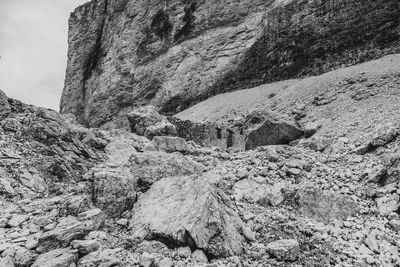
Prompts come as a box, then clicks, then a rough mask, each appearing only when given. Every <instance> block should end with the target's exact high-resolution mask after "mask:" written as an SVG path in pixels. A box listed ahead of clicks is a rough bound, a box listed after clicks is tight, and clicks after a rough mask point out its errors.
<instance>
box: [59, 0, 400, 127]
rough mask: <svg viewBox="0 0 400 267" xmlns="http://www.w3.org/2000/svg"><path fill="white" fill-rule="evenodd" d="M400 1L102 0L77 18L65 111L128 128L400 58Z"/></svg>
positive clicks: (73, 16)
mask: <svg viewBox="0 0 400 267" xmlns="http://www.w3.org/2000/svg"><path fill="white" fill-rule="evenodd" d="M399 14H400V5H399V3H398V1H396V0H386V1H384V0H367V1H366V0H329V1H328V0H310V1H304V0H285V1H283V0H279V1H278V0H276V1H273V0H268V1H265V0H255V1H249V0H245V1H243V0H232V1H212V0H169V1H144V0H93V1H91V2H89V3H87V4H85V5H83V6H81V7H79V8H77V9H76V10H75V12H73V13H72V14H71V17H70V20H69V26H70V28H69V51H68V67H67V73H66V80H65V87H64V91H63V96H62V100H61V112H62V113H73V114H74V115H76V116H77V118H78V121H79V122H80V123H83V124H85V125H89V126H100V125H104V126H108V127H127V124H128V123H127V119H126V116H125V115H126V114H127V112H129V111H130V110H131V109H132V108H133V107H135V106H141V105H147V104H152V105H155V106H156V107H157V108H158V109H159V110H160V111H161V112H162V113H165V114H174V113H177V112H178V111H181V110H183V109H185V108H187V107H189V106H191V105H192V104H195V103H197V102H199V101H201V100H204V99H206V98H209V97H210V96H213V95H216V94H219V93H222V92H227V91H232V90H236V89H243V88H248V87H253V86H256V85H260V84H262V83H266V82H270V81H278V80H283V79H290V78H297V77H302V76H308V75H313V74H321V73H324V72H327V71H329V70H332V69H336V68H339V67H342V66H346V65H352V64H356V63H359V62H363V61H367V60H370V59H373V58H377V57H380V56H382V55H385V54H389V53H394V52H400V44H399V42H400V16H399Z"/></svg>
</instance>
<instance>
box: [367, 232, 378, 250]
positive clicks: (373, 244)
mask: <svg viewBox="0 0 400 267" xmlns="http://www.w3.org/2000/svg"><path fill="white" fill-rule="evenodd" d="M364 244H365V245H366V246H368V248H369V249H370V250H372V251H373V252H376V253H379V248H378V243H377V241H376V238H375V234H373V233H370V234H368V235H367V236H366V237H365V239H364Z"/></svg>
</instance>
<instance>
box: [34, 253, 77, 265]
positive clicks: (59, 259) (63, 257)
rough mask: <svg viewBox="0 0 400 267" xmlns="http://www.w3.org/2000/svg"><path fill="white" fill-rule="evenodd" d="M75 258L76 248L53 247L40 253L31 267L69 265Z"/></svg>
mask: <svg viewBox="0 0 400 267" xmlns="http://www.w3.org/2000/svg"><path fill="white" fill-rule="evenodd" d="M77 260H78V251H77V250H71V249H55V250H52V251H49V252H47V253H44V254H42V255H40V256H39V257H38V258H37V260H36V261H35V262H34V264H33V265H32V267H70V266H71V264H74V263H75V262H76V261H77Z"/></svg>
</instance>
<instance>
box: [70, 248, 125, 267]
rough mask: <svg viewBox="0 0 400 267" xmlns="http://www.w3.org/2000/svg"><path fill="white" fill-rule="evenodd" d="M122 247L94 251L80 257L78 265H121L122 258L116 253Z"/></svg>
mask: <svg viewBox="0 0 400 267" xmlns="http://www.w3.org/2000/svg"><path fill="white" fill-rule="evenodd" d="M120 250H121V249H105V250H99V251H94V252H91V253H89V254H87V255H86V256H84V257H82V258H80V259H79V261H78V264H77V267H91V266H110V267H111V266H119V265H120V264H121V260H120V259H118V258H117V257H116V254H117V253H118V252H119V251H120Z"/></svg>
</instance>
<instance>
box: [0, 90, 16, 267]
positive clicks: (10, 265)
mask: <svg viewBox="0 0 400 267" xmlns="http://www.w3.org/2000/svg"><path fill="white" fill-rule="evenodd" d="M0 92H1V91H0ZM0 266H1V267H14V266H15V265H14V261H13V259H12V258H11V257H10V256H5V257H4V258H0Z"/></svg>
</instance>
